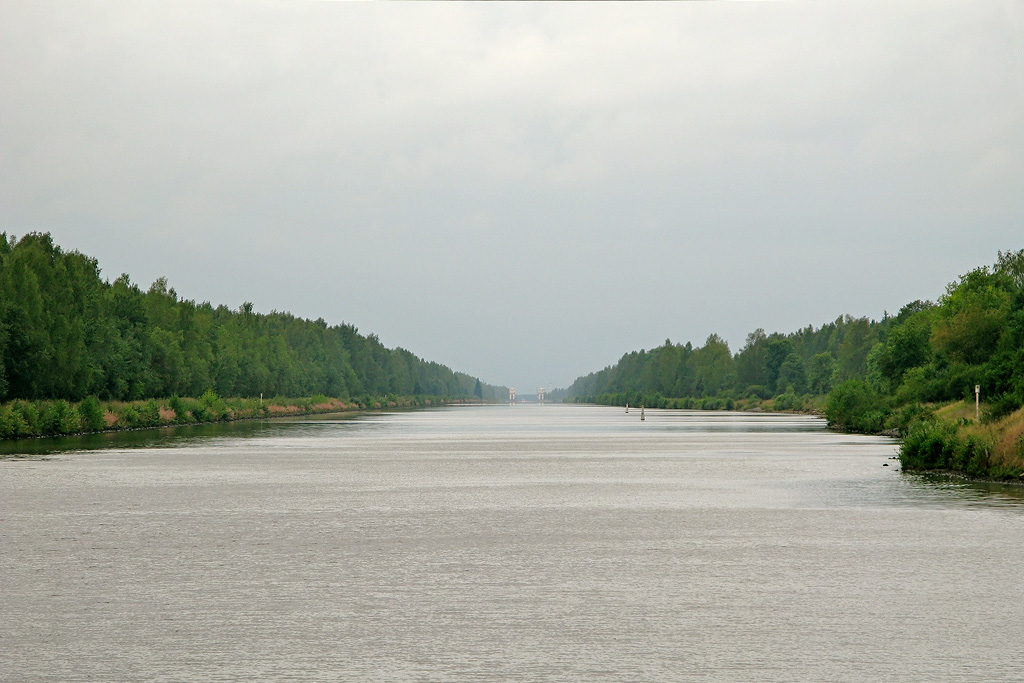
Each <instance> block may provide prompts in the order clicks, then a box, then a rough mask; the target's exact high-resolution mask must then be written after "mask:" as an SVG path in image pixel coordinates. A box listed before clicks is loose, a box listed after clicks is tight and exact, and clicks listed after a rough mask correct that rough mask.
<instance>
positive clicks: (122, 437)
mask: <svg viewBox="0 0 1024 683" xmlns="http://www.w3.org/2000/svg"><path fill="white" fill-rule="evenodd" d="M358 417H359V414H358V413H339V414H329V415H309V416H303V417H284V418H275V419H272V420H238V421H236V422H218V423H211V424H198V425H174V426H167V427H155V428H151V429H133V430H128V431H117V432H100V433H97V434H81V435H76V436H63V437H56V438H38V439H8V440H0V459H15V458H33V457H40V456H47V455H54V454H57V453H69V452H74V451H95V450H102V449H121V448H181V447H185V446H189V445H192V444H199V443H210V442H215V441H216V440H218V439H238V438H243V439H244V438H256V437H260V436H264V435H270V434H271V433H274V434H276V433H282V432H284V431H286V430H295V429H296V428H297V426H299V425H302V424H309V423H316V422H321V423H322V422H325V421H331V422H335V423H338V422H344V421H351V420H355V419H357V418H358Z"/></svg>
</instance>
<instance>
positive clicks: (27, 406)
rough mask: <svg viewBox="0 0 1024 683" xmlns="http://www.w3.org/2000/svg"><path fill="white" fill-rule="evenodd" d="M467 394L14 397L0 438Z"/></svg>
mask: <svg viewBox="0 0 1024 683" xmlns="http://www.w3.org/2000/svg"><path fill="white" fill-rule="evenodd" d="M468 402H469V401H468V400H467V399H458V398H448V397H438V396H395V395H384V396H362V397H359V398H350V399H339V398H331V397H328V396H323V395H316V396H309V397H305V398H285V397H280V396H277V397H274V398H267V399H262V398H221V397H220V396H218V395H217V394H216V393H215V392H213V391H207V392H206V393H204V394H203V395H202V396H200V397H199V398H181V397H178V396H172V397H171V398H168V399H148V400H142V401H100V400H98V399H96V398H95V397H91V396H90V397H87V398H86V399H84V400H82V401H80V402H77V403H74V402H70V401H64V400H56V401H46V400H41V401H24V400H16V401H10V402H7V403H3V404H0V439H26V438H33V437H53V436H70V435H75V434H89V433H94V432H105V431H124V430H130V429H142V428H150V427H167V426H174V425H188V424H204V423H211V422H231V421H234V420H249V419H257V418H272V417H288V416H295V415H313V414H321V413H340V412H346V411H369V410H388V409H392V408H395V409H397V408H426V407H432V406H440V405H455V404H463V403H468Z"/></svg>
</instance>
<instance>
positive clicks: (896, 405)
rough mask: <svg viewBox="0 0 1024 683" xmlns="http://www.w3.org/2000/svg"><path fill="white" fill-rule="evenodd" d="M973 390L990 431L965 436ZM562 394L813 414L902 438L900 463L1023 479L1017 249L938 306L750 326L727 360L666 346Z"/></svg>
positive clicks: (1023, 308) (1023, 315)
mask: <svg viewBox="0 0 1024 683" xmlns="http://www.w3.org/2000/svg"><path fill="white" fill-rule="evenodd" d="M975 387H977V388H978V391H979V392H980V396H981V400H982V401H983V408H984V410H983V413H982V416H981V417H982V420H981V422H982V423H984V424H988V425H999V426H998V427H997V428H992V429H989V430H987V431H986V430H984V429H980V427H979V428H973V431H972V428H971V426H970V423H972V422H974V421H972V420H971V419H970V418H973V417H975V415H974V400H975ZM568 393H569V396H570V397H573V398H572V400H575V401H578V402H589V403H602V404H607V405H623V404H625V403H630V404H632V405H640V404H645V405H647V406H650V407H681V408H705V409H707V408H733V407H736V408H746V409H750V408H757V407H763V408H765V409H782V410H791V409H798V410H799V409H813V408H819V409H822V410H823V411H824V413H825V415H826V417H827V418H828V420H829V422H830V423H832V424H833V425H834V426H836V427H839V428H842V429H846V430H849V431H860V432H871V433H877V432H882V431H886V430H889V431H891V432H892V433H899V434H900V435H903V436H905V437H906V439H905V442H904V449H903V453H904V455H905V456H906V457H905V464H906V465H907V466H916V467H918V468H919V469H955V470H961V471H966V472H968V473H971V474H977V475H979V476H980V475H986V476H990V475H993V474H996V475H998V476H1004V475H1008V474H1010V473H1014V476H1016V473H1017V472H1019V471H1020V472H1024V469H1021V467H1024V464H1022V463H1024V435H1022V434H1021V433H1019V432H1020V431H1022V430H1024V415H1021V414H1020V409H1021V406H1022V405H1024V250H1021V251H1016V252H1006V253H1003V252H999V254H998V259H997V261H996V262H995V264H994V265H993V266H991V267H989V266H983V267H980V268H976V269H974V270H972V271H971V272H969V273H967V274H966V275H963V276H961V277H960V278H959V279H958V280H956V281H955V282H952V283H950V284H949V285H948V287H947V288H946V292H945V294H943V295H942V296H941V297H939V299H938V301H937V302H931V301H914V302H912V303H909V304H907V305H906V306H904V307H903V308H902V309H901V310H900V311H899V313H898V314H897V315H895V316H889V315H885V316H884V317H883V318H882V319H881V320H877V321H876V320H869V319H867V318H852V317H850V316H842V317H839V318H837V319H836V320H835V321H834V322H830V323H827V324H825V325H822V326H821V327H819V328H815V327H813V326H808V327H806V328H804V329H801V330H798V331H796V332H792V333H788V334H784V333H779V332H776V333H772V334H766V333H765V332H764V330H760V329H759V330H757V331H755V332H752V333H750V334H749V335H747V339H746V344H745V345H744V346H743V348H742V349H740V350H739V351H738V352H736V353H732V352H731V351H730V349H729V346H728V345H727V344H726V343H725V341H723V340H722V339H721V338H720V337H719V336H717V335H714V334H712V335H711V336H710V337H708V339H707V341H705V343H704V345H703V346H701V347H697V348H695V347H693V346H692V345H691V344H689V343H687V344H672V343H671V342H670V341H668V340H666V342H665V344H664V345H662V346H660V347H658V348H655V349H652V350H650V351H645V350H641V351H634V352H631V353H627V354H626V355H624V356H622V358H621V359H619V361H618V363H616V364H615V365H612V366H609V367H606V368H605V369H603V370H601V371H599V372H595V373H592V374H590V375H587V376H585V377H580V378H579V379H577V380H576V381H575V382H574V383H573V384H572V385H571V386H570V387H569V390H568ZM958 401H959V402H965V403H966V404H969V406H970V410H969V411H963V410H962V411H961V414H959V416H958V417H957V421H956V422H955V423H954V424H951V423H950V421H949V420H946V421H943V420H941V419H938V417H941V414H940V415H939V416H938V417H937V416H936V407H937V406H940V405H942V404H949V403H953V402H958ZM1015 413H1017V417H1016V418H1015V419H1011V420H1010V421H1009V422H1005V423H1000V420H1004V418H1008V416H1012V415H1013V414H1015ZM993 429H995V432H998V433H995V432H994V431H993ZM986 440H987V441H986ZM996 460H998V461H999V462H998V463H996ZM1010 462H1012V463H1017V464H1013V465H1012V466H1010V465H1007V463H1010ZM1003 465H1007V466H1006V467H1005V468H1003V469H1000V468H1001V467H1002V466H1003ZM1015 468H1016V469H1015Z"/></svg>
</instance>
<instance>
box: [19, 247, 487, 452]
mask: <svg viewBox="0 0 1024 683" xmlns="http://www.w3.org/2000/svg"><path fill="white" fill-rule="evenodd" d="M506 391H507V389H505V388H504V387H497V386H492V385H489V384H485V383H483V382H481V381H480V379H479V378H477V377H473V376H471V375H468V374H466V373H463V372H457V371H454V370H452V369H451V368H449V367H447V366H445V365H442V364H440V363H435V362H430V361H426V360H424V359H422V358H420V357H418V356H416V355H414V354H413V353H412V352H410V351H408V350H406V349H403V348H401V347H396V348H393V349H392V348H387V347H385V346H384V345H383V344H382V343H381V341H380V339H379V338H378V337H377V336H376V335H374V334H360V332H359V330H358V329H357V328H356V327H355V326H354V325H351V324H348V323H340V324H336V325H329V324H328V323H327V322H326V321H325V320H323V319H322V318H318V319H317V320H307V319H303V318H298V317H296V316H294V315H292V314H290V313H287V312H278V311H271V312H270V313H260V312H257V311H255V310H254V307H253V304H252V303H251V302H245V303H243V304H242V305H241V306H239V307H238V308H237V309H230V308H228V307H227V306H224V305H217V306H214V305H212V304H211V303H210V302H208V301H205V302H202V303H196V302H195V301H191V300H188V299H182V298H180V297H179V296H178V294H177V293H176V292H175V291H174V289H173V288H170V287H168V284H167V281H166V280H165V279H164V278H158V279H157V280H156V281H155V282H153V284H152V285H151V286H150V287H149V289H148V290H145V291H144V290H142V289H140V288H139V287H138V286H137V285H135V284H134V283H132V281H131V280H130V279H129V277H128V275H121V276H120V277H118V278H117V279H115V280H113V281H110V280H104V279H103V278H101V277H100V268H99V265H98V263H97V261H96V260H95V259H93V258H90V257H88V256H85V255H83V254H81V253H79V252H77V251H64V250H62V249H61V248H60V247H59V246H57V245H56V244H54V242H53V239H52V237H51V236H50V234H49V233H38V232H32V233H28V234H26V235H24V236H22V237H21V238H20V239H16V238H15V237H13V236H8V235H7V234H6V233H2V232H0V439H11V438H22V437H33V436H57V435H69V434H80V433H90V432H98V431H105V430H109V429H136V428H143V427H155V426H163V425H173V424H189V423H205V422H217V421H225V420H233V419H241V418H244V417H256V416H261V417H271V416H273V415H275V414H309V413H310V412H318V411H321V410H335V409H339V408H342V407H344V409H346V410H348V409H362V410H366V409H371V410H372V409H379V408H380V407H382V406H395V407H415V406H426V405H437V404H438V403H442V402H443V403H449V404H451V403H456V402H474V401H477V402H484V401H493V400H495V399H496V398H498V397H501V396H503V395H504V394H505V392H506ZM237 396H251V397H256V396H269V397H278V398H270V399H267V400H266V401H262V402H261V399H257V398H249V399H243V398H221V397H237ZM185 397H192V398H185ZM279 397H307V398H279ZM328 397H340V398H328Z"/></svg>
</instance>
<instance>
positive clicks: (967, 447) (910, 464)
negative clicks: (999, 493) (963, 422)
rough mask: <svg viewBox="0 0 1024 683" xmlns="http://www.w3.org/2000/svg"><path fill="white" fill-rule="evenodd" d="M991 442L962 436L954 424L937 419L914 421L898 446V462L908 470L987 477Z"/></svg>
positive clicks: (976, 437)
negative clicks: (953, 472) (949, 472)
mask: <svg viewBox="0 0 1024 683" xmlns="http://www.w3.org/2000/svg"><path fill="white" fill-rule="evenodd" d="M991 455H992V444H991V443H990V442H989V441H987V440H986V439H984V438H981V437H978V436H963V435H962V434H961V432H960V430H958V429H957V426H956V424H954V423H951V422H943V421H939V420H923V421H920V422H917V423H915V424H914V425H913V426H912V427H911V428H910V430H909V431H908V433H907V435H906V437H905V438H904V440H903V443H902V445H901V446H900V463H901V464H902V465H903V467H904V468H905V469H908V470H952V471H955V472H962V473H964V474H966V475H968V476H971V477H984V476H989V474H990V466H989V461H990V458H991Z"/></svg>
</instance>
